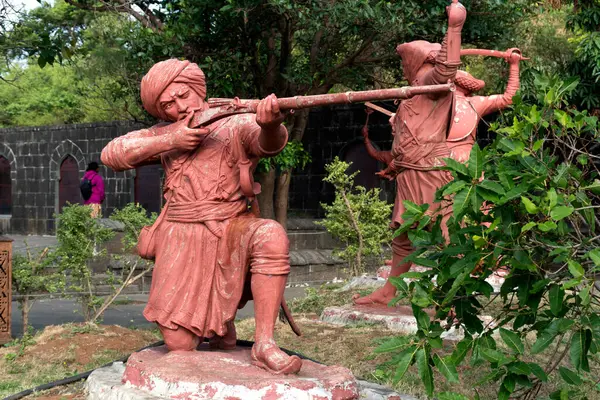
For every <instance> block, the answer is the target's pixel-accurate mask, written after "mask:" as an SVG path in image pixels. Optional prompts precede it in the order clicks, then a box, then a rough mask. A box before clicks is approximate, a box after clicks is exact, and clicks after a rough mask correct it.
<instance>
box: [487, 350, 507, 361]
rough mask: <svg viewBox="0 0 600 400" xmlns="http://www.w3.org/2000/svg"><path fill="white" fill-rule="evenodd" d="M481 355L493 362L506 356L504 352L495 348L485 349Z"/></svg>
mask: <svg viewBox="0 0 600 400" xmlns="http://www.w3.org/2000/svg"><path fill="white" fill-rule="evenodd" d="M481 355H482V356H483V358H485V359H486V360H488V361H489V362H491V363H499V362H501V361H502V360H504V358H505V357H504V354H502V353H501V352H499V351H498V350H494V349H483V350H481Z"/></svg>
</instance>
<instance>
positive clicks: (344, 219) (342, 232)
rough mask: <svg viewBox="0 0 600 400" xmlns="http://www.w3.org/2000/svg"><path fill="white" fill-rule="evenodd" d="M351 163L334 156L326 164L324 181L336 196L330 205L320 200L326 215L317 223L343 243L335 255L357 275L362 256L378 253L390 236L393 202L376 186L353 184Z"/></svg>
mask: <svg viewBox="0 0 600 400" xmlns="http://www.w3.org/2000/svg"><path fill="white" fill-rule="evenodd" d="M350 165H351V164H350V163H346V162H344V161H340V160H339V158H338V157H336V158H335V159H334V160H333V162H332V163H331V164H328V165H326V166H325V169H326V171H327V174H328V175H327V177H325V179H324V181H325V182H329V183H331V184H332V185H333V186H334V188H335V200H334V201H333V204H331V205H327V204H321V205H322V207H323V208H324V209H325V219H324V220H323V221H322V222H321V223H320V224H321V225H323V226H324V227H325V228H326V229H327V231H328V232H329V233H330V234H331V235H332V236H333V237H335V238H337V239H339V240H340V241H341V242H342V243H344V244H345V245H346V247H345V248H344V249H343V250H340V251H338V252H337V255H338V256H340V257H341V258H342V259H344V260H346V261H347V262H348V263H349V265H350V271H351V273H352V275H354V276H357V275H360V274H361V273H362V272H363V271H364V257H365V256H374V257H379V256H381V254H382V251H383V248H382V246H383V244H387V243H389V241H390V239H391V234H392V231H391V230H390V229H389V221H390V215H391V212H392V205H391V204H387V203H386V202H385V201H382V200H380V199H379V189H371V190H366V189H365V188H364V187H362V186H354V178H355V177H356V175H357V174H358V173H359V171H356V172H354V173H352V174H350V175H348V174H347V173H346V170H347V169H348V167H350Z"/></svg>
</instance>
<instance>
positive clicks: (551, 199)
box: [547, 188, 558, 210]
mask: <svg viewBox="0 0 600 400" xmlns="http://www.w3.org/2000/svg"><path fill="white" fill-rule="evenodd" d="M547 196H548V210H552V209H553V208H554V206H556V202H557V201H558V195H557V194H556V189H554V188H550V189H549V190H548V193H547Z"/></svg>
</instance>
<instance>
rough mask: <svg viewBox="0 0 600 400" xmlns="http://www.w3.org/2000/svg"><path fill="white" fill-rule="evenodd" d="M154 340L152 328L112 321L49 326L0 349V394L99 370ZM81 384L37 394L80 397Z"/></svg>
mask: <svg viewBox="0 0 600 400" xmlns="http://www.w3.org/2000/svg"><path fill="white" fill-rule="evenodd" d="M158 340H160V336H159V335H158V333H157V332H156V331H148V330H133V329H127V328H123V327H121V326H116V325H111V326H102V325H100V326H92V325H85V324H67V325H61V326H49V327H47V328H46V329H44V330H43V331H42V332H40V333H38V334H36V335H35V336H33V337H32V336H30V335H25V336H24V337H23V338H22V339H20V340H17V341H14V342H13V343H10V344H9V345H8V346H5V347H2V348H0V396H1V397H5V396H8V395H10V394H14V393H18V392H20V391H22V390H25V389H29V388H32V387H35V386H38V385H41V384H44V383H48V382H52V381H55V380H58V379H62V378H64V377H67V376H73V375H76V374H79V373H82V372H85V371H88V370H91V369H94V368H97V367H99V366H101V365H104V364H106V363H109V362H112V361H114V360H117V359H120V358H122V357H124V356H127V355H129V354H130V353H132V352H134V351H136V350H138V349H140V348H142V347H145V346H147V345H149V344H151V343H154V342H157V341H158ZM80 386H81V385H72V386H67V387H60V388H57V389H55V390H53V391H50V392H46V393H43V394H38V395H37V396H35V397H36V398H39V399H75V398H81V393H82V391H81V390H80V389H81V387H80ZM30 397H33V396H30Z"/></svg>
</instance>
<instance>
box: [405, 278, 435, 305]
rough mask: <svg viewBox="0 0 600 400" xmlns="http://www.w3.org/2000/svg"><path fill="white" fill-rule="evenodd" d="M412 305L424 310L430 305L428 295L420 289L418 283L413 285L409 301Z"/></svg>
mask: <svg viewBox="0 0 600 400" xmlns="http://www.w3.org/2000/svg"><path fill="white" fill-rule="evenodd" d="M410 301H411V303H412V304H414V305H416V306H418V307H421V308H425V307H427V306H428V305H430V304H431V297H430V294H429V293H428V292H427V291H426V290H425V289H423V287H421V285H419V284H418V283H415V291H414V293H413V296H412V299H411V300H410Z"/></svg>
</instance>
